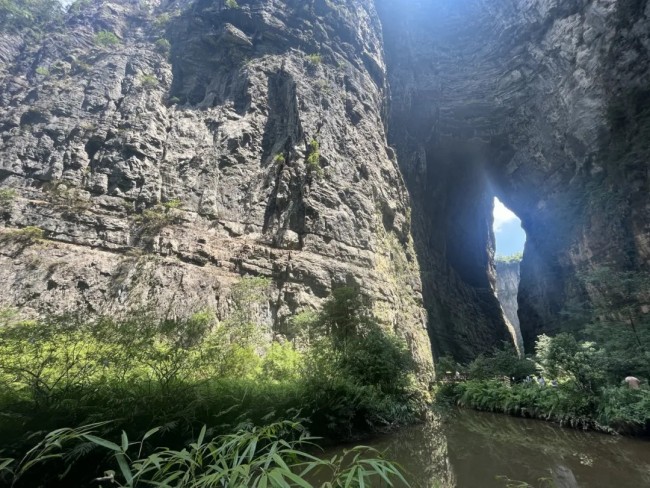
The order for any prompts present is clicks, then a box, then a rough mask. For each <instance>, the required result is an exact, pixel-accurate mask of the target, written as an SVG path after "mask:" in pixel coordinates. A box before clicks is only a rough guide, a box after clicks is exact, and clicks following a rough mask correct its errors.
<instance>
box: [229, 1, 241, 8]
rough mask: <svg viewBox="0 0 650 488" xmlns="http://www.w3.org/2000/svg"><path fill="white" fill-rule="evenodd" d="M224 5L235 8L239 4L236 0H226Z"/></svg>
mask: <svg viewBox="0 0 650 488" xmlns="http://www.w3.org/2000/svg"><path fill="white" fill-rule="evenodd" d="M226 7H228V8H231V9H236V8H239V4H238V3H237V0H226Z"/></svg>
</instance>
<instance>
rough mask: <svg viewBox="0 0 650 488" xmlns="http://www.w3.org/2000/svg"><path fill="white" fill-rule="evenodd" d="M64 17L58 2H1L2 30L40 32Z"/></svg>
mask: <svg viewBox="0 0 650 488" xmlns="http://www.w3.org/2000/svg"><path fill="white" fill-rule="evenodd" d="M62 17H63V9H62V6H61V3H60V2H59V1H57V0H0V28H1V29H9V30H22V29H30V28H31V29H36V30H40V29H41V28H43V27H44V26H45V25H46V24H48V23H51V22H58V21H60V20H61V19H62Z"/></svg>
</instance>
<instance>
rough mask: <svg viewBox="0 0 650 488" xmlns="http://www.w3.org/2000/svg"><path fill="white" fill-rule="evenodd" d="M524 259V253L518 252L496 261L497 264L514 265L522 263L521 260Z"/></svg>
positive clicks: (497, 258)
mask: <svg viewBox="0 0 650 488" xmlns="http://www.w3.org/2000/svg"><path fill="white" fill-rule="evenodd" d="M523 258H524V253H523V252H516V253H514V254H511V255H509V256H497V257H496V258H495V259H494V260H495V261H496V262H497V263H504V264H513V263H521V260H522V259H523Z"/></svg>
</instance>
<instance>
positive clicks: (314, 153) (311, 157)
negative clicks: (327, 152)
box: [306, 139, 323, 177]
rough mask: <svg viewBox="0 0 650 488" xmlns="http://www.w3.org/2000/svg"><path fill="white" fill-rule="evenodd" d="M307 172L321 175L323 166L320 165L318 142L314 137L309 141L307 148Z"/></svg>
mask: <svg viewBox="0 0 650 488" xmlns="http://www.w3.org/2000/svg"><path fill="white" fill-rule="evenodd" d="M306 162H307V172H308V173H309V174H315V175H316V176H317V177H321V176H323V168H322V167H321V165H320V143H319V142H318V141H317V140H316V139H312V140H311V141H309V146H308V149H307V161H306Z"/></svg>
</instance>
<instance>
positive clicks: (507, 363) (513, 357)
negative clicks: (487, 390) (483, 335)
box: [468, 343, 536, 381]
mask: <svg viewBox="0 0 650 488" xmlns="http://www.w3.org/2000/svg"><path fill="white" fill-rule="evenodd" d="M468 371H469V375H470V377H471V378H473V379H482V380H489V379H494V378H499V377H503V376H505V377H507V378H514V379H515V380H516V381H520V380H522V379H523V378H525V377H526V376H529V375H532V374H535V372H536V367H535V363H534V362H533V361H531V360H529V359H522V358H519V357H518V355H517V352H516V351H515V349H514V347H513V346H512V344H508V343H504V344H503V346H502V348H501V349H495V350H494V351H493V353H492V356H490V357H488V356H485V355H480V356H479V357H477V358H476V359H475V360H474V361H472V362H471V363H470V364H469V366H468Z"/></svg>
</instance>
